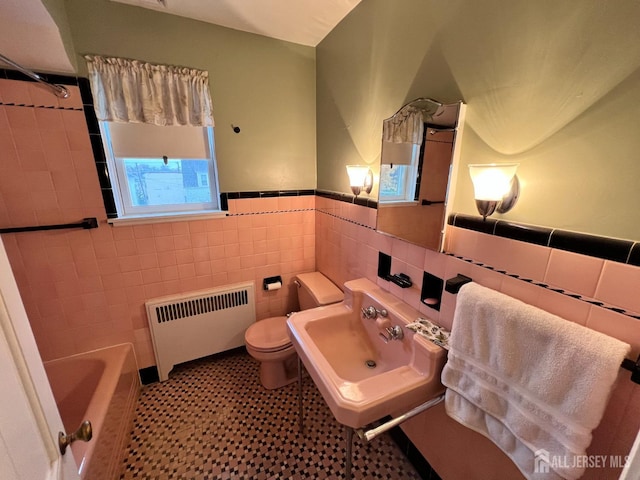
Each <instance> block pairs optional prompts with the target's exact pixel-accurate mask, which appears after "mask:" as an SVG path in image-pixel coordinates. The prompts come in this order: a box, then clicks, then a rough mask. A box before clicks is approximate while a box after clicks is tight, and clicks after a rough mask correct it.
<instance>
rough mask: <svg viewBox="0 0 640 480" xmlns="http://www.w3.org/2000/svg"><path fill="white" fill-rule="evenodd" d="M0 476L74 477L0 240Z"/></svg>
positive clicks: (23, 479)
mask: <svg viewBox="0 0 640 480" xmlns="http://www.w3.org/2000/svg"><path fill="white" fill-rule="evenodd" d="M0 385H1V386H2V387H1V388H2V390H1V397H0V398H1V399H0V478H3V479H4V478H7V479H8V478H11V479H15V480H40V479H42V480H77V479H78V478H79V476H78V473H77V470H78V469H77V467H76V465H75V462H74V460H73V455H72V454H71V451H70V450H69V449H68V450H67V454H66V455H64V456H62V455H60V451H59V450H58V432H59V431H63V426H62V420H61V419H60V414H59V413H58V409H57V407H56V404H55V401H54V399H53V394H52V393H51V388H50V387H49V381H48V379H47V376H46V374H45V371H44V367H43V366H42V360H41V358H40V354H39V353H38V349H37V347H36V343H35V339H34V338H33V333H32V331H31V327H30V325H29V321H28V319H27V314H26V312H25V310H24V305H23V304H22V300H21V298H20V294H19V292H18V287H17V285H16V282H15V279H14V277H13V274H12V271H11V266H10V264H9V260H8V258H7V253H6V251H5V248H4V244H3V243H2V241H0Z"/></svg>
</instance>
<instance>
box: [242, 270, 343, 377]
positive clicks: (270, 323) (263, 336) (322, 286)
mask: <svg viewBox="0 0 640 480" xmlns="http://www.w3.org/2000/svg"><path fill="white" fill-rule="evenodd" d="M294 282H295V284H296V285H297V286H298V302H299V303H300V310H307V309H309V308H315V307H321V306H323V305H330V304H332V303H338V302H341V301H342V299H343V297H344V295H343V293H342V291H340V289H339V288H338V287H336V285H335V284H334V283H332V282H331V280H329V279H328V278H327V277H325V276H324V275H323V274H321V273H320V272H311V273H301V274H300V275H297V276H296V278H295V280H294ZM244 341H245V344H246V346H247V352H249V355H251V356H252V357H253V358H255V359H256V360H258V361H259V362H260V382H261V383H262V385H263V386H264V387H265V388H268V389H274V388H279V387H283V386H285V385H288V384H289V383H291V382H294V381H295V380H296V378H297V364H296V351H295V348H294V347H293V344H292V343H291V340H290V339H289V335H288V333H287V317H284V316H283V317H271V318H265V319H264V320H260V321H258V322H256V323H254V324H253V325H251V326H250V327H249V328H248V329H247V331H246V332H245V334H244Z"/></svg>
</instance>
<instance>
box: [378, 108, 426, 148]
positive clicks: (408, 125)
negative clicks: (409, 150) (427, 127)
mask: <svg viewBox="0 0 640 480" xmlns="http://www.w3.org/2000/svg"><path fill="white" fill-rule="evenodd" d="M422 113H423V112H422V110H420V109H419V108H415V107H412V106H410V105H407V106H406V107H405V108H403V109H402V110H400V111H399V112H398V113H396V114H395V115H394V116H393V117H391V118H387V119H386V120H385V121H384V122H382V139H383V140H384V141H386V142H391V143H415V144H418V145H420V144H421V143H422V135H423V133H424V119H423V115H422Z"/></svg>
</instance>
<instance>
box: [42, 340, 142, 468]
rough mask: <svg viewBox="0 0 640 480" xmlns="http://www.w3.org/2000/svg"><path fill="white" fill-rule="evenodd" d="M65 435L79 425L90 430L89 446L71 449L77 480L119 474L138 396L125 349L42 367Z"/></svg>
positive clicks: (137, 383)
mask: <svg viewBox="0 0 640 480" xmlns="http://www.w3.org/2000/svg"><path fill="white" fill-rule="evenodd" d="M44 368H45V370H46V372H47V376H48V377H49V383H50V384H51V390H52V391H53V396H54V397H55V399H56V404H57V405H58V410H59V411H60V416H61V417H62V423H63V424H64V428H65V432H66V433H67V434H69V433H71V432H75V431H76V429H77V428H78V427H79V426H80V424H81V423H82V422H83V421H84V420H89V421H90V422H91V425H92V427H93V438H92V439H91V441H89V442H82V441H76V442H74V443H73V444H71V447H70V448H71V451H72V452H73V457H74V459H75V461H76V464H77V465H78V473H79V474H80V478H81V479H83V480H84V479H88V480H103V479H104V480H112V479H113V478H117V476H118V472H119V470H120V466H121V463H120V462H121V461H122V458H123V454H124V448H125V447H126V443H127V441H128V438H129V433H130V431H131V426H132V422H133V413H134V410H135V406H136V401H137V399H138V395H139V392H140V378H139V376H138V368H137V365H136V360H135V356H134V353H133V346H132V345H131V344H123V345H116V346H114V347H108V348H103V349H100V350H94V351H92V352H87V353H80V354H78V355H73V356H70V357H65V358H60V359H57V360H51V361H48V362H44Z"/></svg>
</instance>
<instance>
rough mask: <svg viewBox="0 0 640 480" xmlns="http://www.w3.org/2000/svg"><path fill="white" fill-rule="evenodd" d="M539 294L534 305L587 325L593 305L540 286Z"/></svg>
mask: <svg viewBox="0 0 640 480" xmlns="http://www.w3.org/2000/svg"><path fill="white" fill-rule="evenodd" d="M538 290H539V295H538V298H537V300H536V301H535V303H533V305H534V306H536V307H538V308H541V309H542V310H545V311H547V312H549V313H553V314H554V315H558V316H559V317H562V318H564V319H566V320H571V321H572V322H575V323H579V324H580V325H586V323H587V317H588V316H589V312H590V311H591V306H590V305H589V304H588V303H586V302H582V301H580V300H577V299H575V298H572V297H569V296H567V295H562V294H560V293H557V292H554V291H552V290H546V289H543V288H538Z"/></svg>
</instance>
